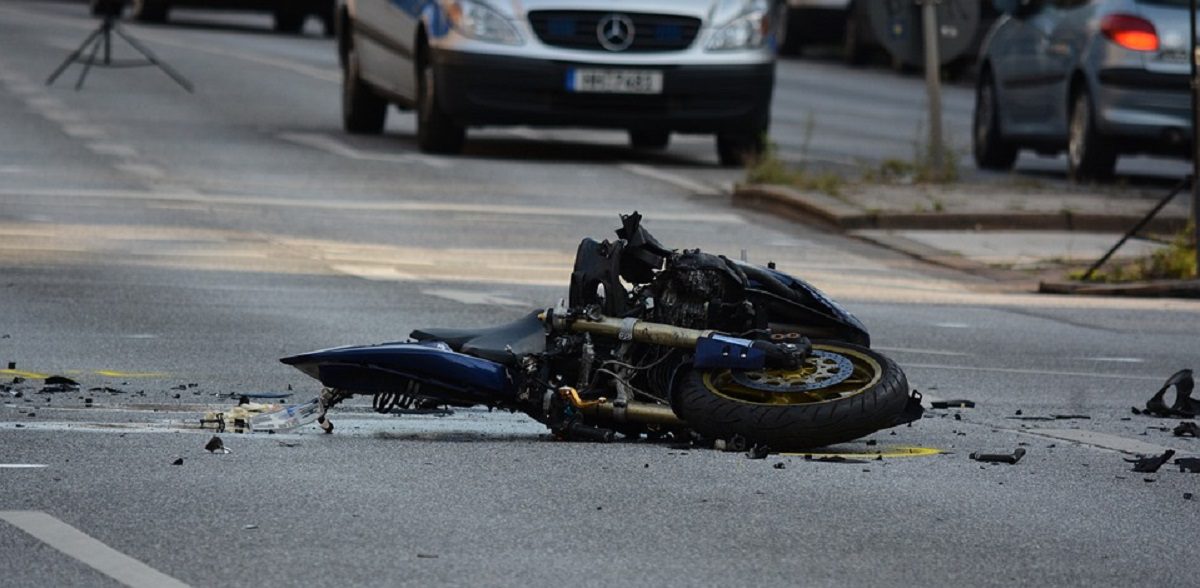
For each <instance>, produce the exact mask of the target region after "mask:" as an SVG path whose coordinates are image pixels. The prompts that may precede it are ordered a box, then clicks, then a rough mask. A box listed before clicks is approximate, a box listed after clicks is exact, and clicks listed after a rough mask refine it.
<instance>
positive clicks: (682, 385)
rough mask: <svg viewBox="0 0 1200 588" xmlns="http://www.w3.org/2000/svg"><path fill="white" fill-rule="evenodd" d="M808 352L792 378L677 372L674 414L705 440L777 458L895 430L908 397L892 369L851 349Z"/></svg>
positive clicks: (775, 373) (833, 346)
mask: <svg viewBox="0 0 1200 588" xmlns="http://www.w3.org/2000/svg"><path fill="white" fill-rule="evenodd" d="M813 350H814V353H813V354H812V355H810V356H809V357H808V358H807V359H806V360H805V364H804V365H803V366H802V367H801V368H799V369H795V370H762V371H758V372H751V371H739V372H734V371H732V370H713V371H701V370H696V369H692V368H688V367H685V368H682V369H680V371H679V372H678V373H677V374H676V379H675V387H674V390H673V393H672V399H673V401H674V402H673V406H674V409H675V412H676V414H677V415H678V416H679V417H680V418H682V419H683V420H684V421H686V422H687V423H688V425H689V426H691V427H692V428H693V429H694V430H695V431H696V432H698V433H700V434H701V435H704V436H706V437H709V438H713V439H730V438H732V437H734V436H736V435H740V436H742V437H744V438H745V439H746V440H747V441H748V442H749V443H750V444H751V445H766V446H768V447H769V448H771V449H772V450H775V451H793V450H799V449H806V448H812V447H822V446H826V445H832V444H835V443H843V442H846V441H850V440H852V439H858V438H860V437H863V436H866V435H869V434H871V433H874V432H875V431H878V430H880V429H886V428H888V427H891V426H894V425H896V424H897V423H898V422H900V420H901V416H902V415H903V413H904V409H905V407H906V406H907V404H908V400H909V390H908V380H907V378H906V377H905V376H904V372H903V371H901V370H900V367H899V366H897V365H896V362H894V361H892V360H891V359H889V358H887V357H885V356H883V355H880V354H879V353H876V352H874V351H872V350H870V349H867V348H865V347H859V346H857V345H851V344H849V343H841V342H820V343H814V344H813ZM839 378H841V379H839ZM825 382H833V383H831V384H830V383H825Z"/></svg>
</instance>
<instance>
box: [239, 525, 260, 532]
mask: <svg viewBox="0 0 1200 588" xmlns="http://www.w3.org/2000/svg"><path fill="white" fill-rule="evenodd" d="M242 528H243V529H246V530H247V531H249V530H251V529H257V528H258V525H255V524H249V525H243V526H242Z"/></svg>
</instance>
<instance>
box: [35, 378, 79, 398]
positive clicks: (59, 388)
mask: <svg viewBox="0 0 1200 588" xmlns="http://www.w3.org/2000/svg"><path fill="white" fill-rule="evenodd" d="M45 384H46V385H45V386H43V387H42V389H41V392H42V393H46V394H49V393H55V392H75V391H77V390H79V382H76V381H75V380H72V379H71V378H67V377H63V376H50V377H48V378H46V379H45Z"/></svg>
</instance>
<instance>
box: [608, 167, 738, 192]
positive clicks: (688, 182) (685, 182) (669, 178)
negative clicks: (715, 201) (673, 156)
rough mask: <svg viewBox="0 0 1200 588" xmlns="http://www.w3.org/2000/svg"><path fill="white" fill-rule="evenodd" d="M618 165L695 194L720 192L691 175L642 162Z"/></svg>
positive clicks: (636, 173)
mask: <svg viewBox="0 0 1200 588" xmlns="http://www.w3.org/2000/svg"><path fill="white" fill-rule="evenodd" d="M618 167H620V168H621V169H623V170H625V171H627V172H629V173H631V174H634V175H639V176H642V177H644V178H650V179H652V180H658V181H660V182H664V183H667V184H670V185H672V186H675V187H676V188H683V189H684V190H687V191H688V192H691V193H693V194H718V193H719V192H720V191H719V190H717V189H716V188H714V187H713V186H709V185H706V184H702V183H700V182H697V181H696V180H693V179H691V178H689V177H686V176H682V175H679V174H676V173H671V172H668V171H663V170H661V169H655V168H653V167H650V166H648V165H642V164H640V163H622V164H620V165H619V166H618Z"/></svg>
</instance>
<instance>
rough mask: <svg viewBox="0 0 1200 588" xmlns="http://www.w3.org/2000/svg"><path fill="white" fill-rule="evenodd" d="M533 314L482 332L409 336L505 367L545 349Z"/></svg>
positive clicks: (542, 329) (539, 323)
mask: <svg viewBox="0 0 1200 588" xmlns="http://www.w3.org/2000/svg"><path fill="white" fill-rule="evenodd" d="M539 312H541V311H534V312H532V313H530V314H528V315H526V316H525V317H523V318H520V319H517V320H516V321H513V322H511V323H508V324H506V325H499V326H496V327H485V328H481V329H417V330H415V331H413V332H412V333H411V334H410V335H409V337H412V338H413V339H416V340H417V341H420V342H425V341H441V342H443V343H445V344H446V345H449V346H450V348H451V349H453V350H455V351H457V352H459V353H465V354H467V355H473V356H475V357H482V358H483V359H486V360H489V361H494V362H496V363H500V364H504V365H516V364H517V359H519V358H520V357H521V356H524V355H529V354H532V353H541V352H543V351H545V350H546V328H545V327H544V326H543V325H542V321H541V320H540V319H538V313H539Z"/></svg>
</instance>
